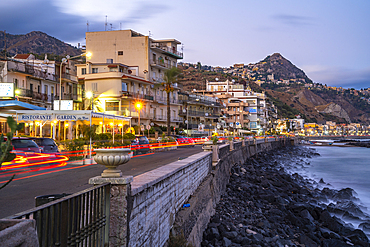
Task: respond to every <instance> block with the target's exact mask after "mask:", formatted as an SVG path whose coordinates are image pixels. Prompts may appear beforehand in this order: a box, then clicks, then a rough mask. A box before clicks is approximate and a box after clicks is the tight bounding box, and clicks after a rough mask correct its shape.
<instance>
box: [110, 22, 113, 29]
mask: <svg viewBox="0 0 370 247" xmlns="http://www.w3.org/2000/svg"><path fill="white" fill-rule="evenodd" d="M109 24H110V30H111V31H112V30H113V24H112V23H109Z"/></svg>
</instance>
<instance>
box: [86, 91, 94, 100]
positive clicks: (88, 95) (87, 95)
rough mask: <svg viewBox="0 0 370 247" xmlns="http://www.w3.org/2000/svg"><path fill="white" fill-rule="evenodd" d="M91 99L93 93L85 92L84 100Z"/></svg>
mask: <svg viewBox="0 0 370 247" xmlns="http://www.w3.org/2000/svg"><path fill="white" fill-rule="evenodd" d="M92 97H93V92H91V91H87V92H86V98H88V99H91V98H92Z"/></svg>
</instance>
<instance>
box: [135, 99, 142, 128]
mask: <svg viewBox="0 0 370 247" xmlns="http://www.w3.org/2000/svg"><path fill="white" fill-rule="evenodd" d="M141 108H143V104H142V103H141V102H140V101H137V102H136V103H135V109H136V110H137V112H138V117H139V122H138V123H139V124H138V125H139V135H140V130H141V126H140V111H141Z"/></svg>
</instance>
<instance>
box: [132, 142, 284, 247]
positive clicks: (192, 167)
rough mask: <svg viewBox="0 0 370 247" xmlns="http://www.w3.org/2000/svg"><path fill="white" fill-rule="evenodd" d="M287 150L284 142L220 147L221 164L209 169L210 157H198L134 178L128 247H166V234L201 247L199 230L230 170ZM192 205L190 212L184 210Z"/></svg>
mask: <svg viewBox="0 0 370 247" xmlns="http://www.w3.org/2000/svg"><path fill="white" fill-rule="evenodd" d="M288 144H289V145H290V144H291V143H290V142H287V141H285V140H282V139H277V140H275V139H270V140H268V141H267V140H266V141H265V140H263V139H262V140H258V142H254V143H253V141H251V142H249V143H248V142H247V141H246V145H245V146H243V145H242V143H241V142H239V143H234V150H233V151H230V146H229V144H226V145H222V146H220V150H219V154H220V156H219V158H220V160H219V162H218V164H217V165H216V166H214V167H213V166H212V156H211V152H202V153H198V154H195V155H192V156H191V157H189V158H187V159H183V160H180V161H176V162H173V163H171V164H168V165H166V166H163V167H160V168H158V169H155V170H153V171H150V172H147V173H145V174H142V175H140V176H137V177H135V178H134V180H133V182H132V183H131V188H132V191H131V198H130V199H129V201H131V203H130V204H129V205H130V206H129V207H130V208H129V209H128V212H129V214H128V218H129V219H128V230H127V242H128V244H127V246H164V245H165V244H166V242H167V241H168V238H169V235H170V231H172V233H173V234H175V235H177V234H184V236H185V237H186V238H187V239H188V241H189V242H191V243H193V245H195V246H200V242H201V239H202V234H203V231H204V230H205V228H206V226H207V224H208V222H209V219H210V217H211V216H212V215H213V214H214V212H215V207H216V204H217V203H218V201H219V200H220V197H221V195H222V194H223V193H224V191H225V190H226V185H227V184H228V181H229V178H230V169H231V167H232V166H233V165H234V164H236V163H243V162H245V161H246V159H248V158H249V157H250V156H253V155H255V154H258V153H259V152H263V151H265V150H272V149H275V148H278V147H281V146H284V145H288ZM184 204H190V206H189V207H183V205H184Z"/></svg>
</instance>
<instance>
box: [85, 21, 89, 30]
mask: <svg viewBox="0 0 370 247" xmlns="http://www.w3.org/2000/svg"><path fill="white" fill-rule="evenodd" d="M86 31H87V32H88V31H89V21H86Z"/></svg>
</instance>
